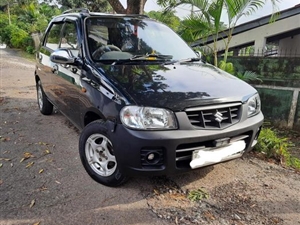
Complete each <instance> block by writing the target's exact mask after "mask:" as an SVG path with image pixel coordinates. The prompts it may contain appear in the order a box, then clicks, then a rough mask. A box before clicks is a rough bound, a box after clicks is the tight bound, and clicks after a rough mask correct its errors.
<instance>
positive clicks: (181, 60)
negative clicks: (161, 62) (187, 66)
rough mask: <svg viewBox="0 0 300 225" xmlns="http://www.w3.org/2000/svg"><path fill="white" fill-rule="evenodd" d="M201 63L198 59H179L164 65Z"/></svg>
mask: <svg viewBox="0 0 300 225" xmlns="http://www.w3.org/2000/svg"><path fill="white" fill-rule="evenodd" d="M199 61H202V60H201V59H200V58H187V59H180V60H173V61H170V62H166V63H165V64H174V63H182V62H199Z"/></svg>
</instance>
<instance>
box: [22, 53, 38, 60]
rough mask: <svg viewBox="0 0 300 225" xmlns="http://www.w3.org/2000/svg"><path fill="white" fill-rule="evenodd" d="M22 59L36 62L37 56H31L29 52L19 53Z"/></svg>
mask: <svg viewBox="0 0 300 225" xmlns="http://www.w3.org/2000/svg"><path fill="white" fill-rule="evenodd" d="M19 54H20V56H21V57H23V58H25V59H28V60H30V61H35V54H29V53H28V52H24V51H19Z"/></svg>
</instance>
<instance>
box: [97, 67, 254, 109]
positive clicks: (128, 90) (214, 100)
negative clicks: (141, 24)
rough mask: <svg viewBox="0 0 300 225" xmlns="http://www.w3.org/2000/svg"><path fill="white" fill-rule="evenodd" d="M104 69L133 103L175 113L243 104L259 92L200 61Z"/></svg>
mask: <svg viewBox="0 0 300 225" xmlns="http://www.w3.org/2000/svg"><path fill="white" fill-rule="evenodd" d="M102 69H103V70H104V72H105V74H106V76H107V77H108V79H110V80H111V81H112V83H113V84H114V85H115V86H116V87H117V88H118V89H119V91H120V92H121V93H122V94H123V95H124V96H125V97H126V98H127V99H128V100H129V102H131V103H132V104H137V105H142V106H151V107H162V108H169V109H171V110H173V111H180V110H184V109H185V108H190V107H195V106H201V105H208V104H218V103H224V102H241V101H244V100H245V98H247V97H249V96H251V95H253V94H254V93H256V90H255V89H254V88H253V87H251V86H250V85H248V84H247V83H245V82H243V81H241V80H240V79H238V78H236V77H234V76H232V75H230V74H228V73H226V72H224V71H222V70H220V69H218V68H216V67H214V66H212V65H210V64H204V63H200V62H199V63H195V62H194V63H180V64H172V65H110V66H108V65H105V66H104V67H102ZM103 70H102V71H103Z"/></svg>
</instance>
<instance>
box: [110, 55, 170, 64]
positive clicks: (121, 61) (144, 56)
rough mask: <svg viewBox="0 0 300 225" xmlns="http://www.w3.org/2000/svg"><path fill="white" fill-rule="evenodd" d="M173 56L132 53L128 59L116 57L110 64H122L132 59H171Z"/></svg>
mask: <svg viewBox="0 0 300 225" xmlns="http://www.w3.org/2000/svg"><path fill="white" fill-rule="evenodd" d="M172 58H173V56H172V55H161V54H146V55H134V56H132V57H131V58H128V59H118V60H116V61H114V62H113V63H112V64H111V65H116V64H124V63H128V62H133V61H139V60H142V61H143V60H146V61H152V60H171V59H172Z"/></svg>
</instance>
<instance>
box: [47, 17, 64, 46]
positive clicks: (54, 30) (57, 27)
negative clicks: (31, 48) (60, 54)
mask: <svg viewBox="0 0 300 225" xmlns="http://www.w3.org/2000/svg"><path fill="white" fill-rule="evenodd" d="M62 25H63V24H62V23H60V24H53V25H52V26H51V28H50V31H49V33H48V35H47V39H46V42H45V46H46V47H48V48H50V49H52V50H56V49H58V46H59V42H60V32H61V28H62Z"/></svg>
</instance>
